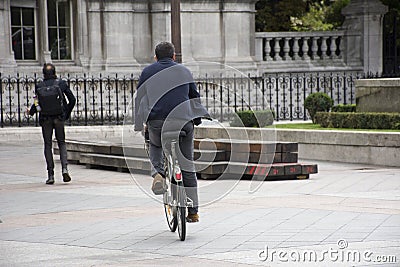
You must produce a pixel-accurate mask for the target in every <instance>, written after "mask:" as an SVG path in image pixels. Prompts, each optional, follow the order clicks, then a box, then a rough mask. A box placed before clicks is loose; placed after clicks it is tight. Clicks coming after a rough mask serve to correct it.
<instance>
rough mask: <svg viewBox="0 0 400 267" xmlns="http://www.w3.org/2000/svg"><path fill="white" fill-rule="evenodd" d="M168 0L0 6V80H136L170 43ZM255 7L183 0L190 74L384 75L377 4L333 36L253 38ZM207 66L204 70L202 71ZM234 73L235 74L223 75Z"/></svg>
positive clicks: (355, 6) (14, 1)
mask: <svg viewBox="0 0 400 267" xmlns="http://www.w3.org/2000/svg"><path fill="white" fill-rule="evenodd" d="M170 2H171V0H0V73H2V74H3V75H4V74H12V75H15V74H16V73H20V74H32V73H35V72H36V73H37V72H40V69H41V66H42V64H43V63H45V62H53V63H55V64H56V65H57V67H58V71H59V73H88V74H96V73H103V74H115V73H133V74H134V75H137V74H138V73H139V72H140V71H141V69H142V68H143V67H144V66H145V65H148V64H149V63H151V62H153V55H154V51H153V48H154V46H155V45H156V44H157V43H158V42H160V41H165V40H166V41H169V40H171V12H170V9H171V5H170ZM255 3H256V0H223V1H222V0H218V1H215V0H181V32H182V56H183V62H184V63H185V64H187V65H189V66H190V68H191V69H192V71H193V72H201V71H203V69H206V70H207V71H208V72H212V71H213V70H214V69H216V70H218V69H224V71H226V70H229V69H232V70H234V71H236V70H239V71H241V72H243V73H251V74H256V75H261V74H265V73H274V72H288V71H290V72H302V71H304V72H313V71H314V72H316V71H318V72H320V71H325V72H327V71H356V72H372V73H380V72H382V50H383V48H382V20H383V15H384V14H385V13H386V12H387V7H386V6H384V5H383V4H382V3H381V2H380V1H379V0H351V2H350V4H349V5H348V6H347V7H346V8H345V9H343V10H342V13H343V14H344V16H345V17H346V20H345V22H344V24H343V27H342V29H341V30H339V31H332V32H281V33H255V27H254V25H255ZM200 65H201V67H199V66H200ZM226 66H229V67H226Z"/></svg>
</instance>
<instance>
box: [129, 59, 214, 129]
mask: <svg viewBox="0 0 400 267" xmlns="http://www.w3.org/2000/svg"><path fill="white" fill-rule="evenodd" d="M199 97H200V94H199V93H198V92H197V88H196V85H195V83H194V80H193V77H192V74H191V73H190V71H189V70H188V69H187V68H186V67H184V66H183V65H181V64H177V63H175V62H174V61H173V60H172V59H167V58H165V59H161V60H159V61H157V62H155V63H153V64H151V65H150V66H148V67H146V68H145V69H144V70H143V72H142V74H141V75H140V78H139V83H138V89H137V93H136V97H135V130H136V131H140V130H142V129H143V123H146V122H147V121H149V120H165V119H167V118H168V119H177V120H184V121H191V120H194V121H195V124H196V125H198V124H200V123H201V119H200V118H201V117H209V115H208V112H207V110H206V109H205V108H204V107H203V106H202V105H201V102H200V98H199Z"/></svg>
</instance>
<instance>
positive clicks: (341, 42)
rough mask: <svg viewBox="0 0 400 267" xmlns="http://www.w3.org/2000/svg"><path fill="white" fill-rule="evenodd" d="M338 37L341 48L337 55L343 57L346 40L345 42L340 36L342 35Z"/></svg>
mask: <svg viewBox="0 0 400 267" xmlns="http://www.w3.org/2000/svg"><path fill="white" fill-rule="evenodd" d="M336 39H337V40H338V42H339V45H336V46H337V47H338V48H339V55H337V57H338V58H342V54H343V51H344V42H343V39H342V37H340V36H338V37H337V38H336Z"/></svg>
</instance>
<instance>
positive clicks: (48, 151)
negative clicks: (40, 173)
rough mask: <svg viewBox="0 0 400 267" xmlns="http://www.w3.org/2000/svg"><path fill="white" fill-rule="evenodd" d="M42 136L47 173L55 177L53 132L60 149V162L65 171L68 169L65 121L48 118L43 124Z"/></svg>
mask: <svg viewBox="0 0 400 267" xmlns="http://www.w3.org/2000/svg"><path fill="white" fill-rule="evenodd" d="M41 125H42V135H43V141H44V157H45V159H46V164H47V172H48V174H49V175H54V160H53V152H52V148H53V144H52V139H53V130H54V132H55V135H56V139H57V143H58V148H59V149H60V160H61V166H62V168H63V169H66V168H67V164H68V162H67V147H66V145H65V129H64V121H63V120H60V119H59V118H51V117H50V118H46V119H44V120H43V122H42V123H41Z"/></svg>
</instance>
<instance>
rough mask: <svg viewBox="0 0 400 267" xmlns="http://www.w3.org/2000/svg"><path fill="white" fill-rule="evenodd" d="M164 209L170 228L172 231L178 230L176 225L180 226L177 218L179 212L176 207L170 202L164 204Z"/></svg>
mask: <svg viewBox="0 0 400 267" xmlns="http://www.w3.org/2000/svg"><path fill="white" fill-rule="evenodd" d="M164 211H165V217H166V218H167V223H168V227H169V230H171V232H175V231H176V227H177V226H178V220H177V216H176V215H177V212H176V210H175V208H174V207H173V206H171V205H169V204H164Z"/></svg>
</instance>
